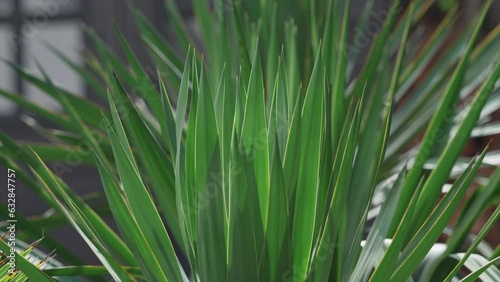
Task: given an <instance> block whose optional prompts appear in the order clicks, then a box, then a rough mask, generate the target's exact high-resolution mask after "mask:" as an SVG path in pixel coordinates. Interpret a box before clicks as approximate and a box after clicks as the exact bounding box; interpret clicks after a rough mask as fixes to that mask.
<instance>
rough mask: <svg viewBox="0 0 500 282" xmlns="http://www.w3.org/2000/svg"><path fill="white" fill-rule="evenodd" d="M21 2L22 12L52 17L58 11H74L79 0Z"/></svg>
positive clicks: (27, 0) (78, 5)
mask: <svg viewBox="0 0 500 282" xmlns="http://www.w3.org/2000/svg"><path fill="white" fill-rule="evenodd" d="M16 1H21V0H16ZM21 3H22V5H21V8H22V11H23V12H24V13H27V14H36V15H37V16H42V15H46V16H49V17H53V16H55V15H57V14H60V13H62V14H65V13H74V12H76V11H78V10H79V9H80V1H79V0H22V2H21Z"/></svg>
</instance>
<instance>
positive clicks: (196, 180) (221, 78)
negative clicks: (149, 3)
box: [0, 0, 500, 282]
mask: <svg viewBox="0 0 500 282" xmlns="http://www.w3.org/2000/svg"><path fill="white" fill-rule="evenodd" d="M193 2H194V3H193V7H194V12H195V16H196V20H197V26H198V28H199V30H198V32H197V31H192V30H191V31H190V30H188V29H187V27H186V25H185V23H184V21H183V20H182V18H181V16H180V13H179V12H178V10H177V8H176V6H175V4H174V2H173V1H167V2H166V8H167V10H168V12H169V14H170V18H171V19H172V26H173V30H174V31H175V33H176V35H177V40H176V42H175V44H174V43H172V42H169V41H167V40H166V39H165V38H164V37H162V35H161V33H160V32H158V31H157V30H156V29H155V28H153V26H152V25H151V24H150V23H149V22H148V20H147V19H146V18H145V17H144V16H142V15H141V14H140V13H139V12H137V11H135V10H134V11H133V12H134V14H135V19H136V23H137V27H138V29H139V31H140V34H141V36H142V38H143V41H144V44H145V46H146V47H147V48H148V50H149V54H150V55H151V58H152V61H153V62H154V63H155V67H156V68H157V71H156V70H155V71H150V70H149V69H148V68H144V67H143V66H142V64H141V63H140V62H139V61H138V59H137V58H136V56H135V55H134V53H133V51H132V50H131V49H130V47H129V45H128V44H127V41H126V39H125V38H124V37H123V36H122V35H121V33H120V31H119V30H117V35H118V38H119V40H120V42H121V45H122V47H123V51H124V54H125V57H126V62H123V61H122V60H121V59H120V58H119V57H118V56H117V55H115V52H116V51H117V50H111V49H109V47H107V46H106V44H104V42H103V41H102V40H101V39H99V38H98V36H96V35H95V33H94V32H93V31H92V30H91V29H89V30H88V34H89V36H90V37H91V38H92V39H93V42H94V44H95V46H96V50H97V54H88V56H87V60H86V61H85V63H86V64H85V65H84V66H80V65H77V64H75V63H74V62H72V61H71V60H69V59H68V58H67V57H66V56H65V55H64V50H58V49H57V46H56V47H49V48H51V49H52V50H53V51H54V53H55V54H57V55H58V56H59V57H60V58H61V59H62V60H63V61H64V62H65V63H67V64H68V65H69V66H70V67H71V68H72V69H73V70H74V71H75V72H77V73H79V74H80V75H81V77H82V79H84V81H85V82H86V83H87V85H88V86H89V88H90V89H92V91H94V92H96V93H97V94H99V95H101V97H102V98H103V99H104V101H107V102H108V104H109V107H108V106H106V107H102V106H100V104H98V103H97V102H95V101H89V100H86V99H84V98H80V97H78V96H75V95H72V93H69V92H68V91H66V90H64V89H63V88H61V87H59V86H56V85H55V84H54V83H53V82H52V80H51V78H49V77H48V75H46V74H45V72H44V71H43V68H41V67H40V71H41V72H42V74H43V75H42V76H41V77H38V76H36V75H33V74H31V73H29V72H27V71H26V70H23V69H22V68H20V67H19V66H16V65H13V64H11V65H12V67H13V68H14V69H15V70H16V71H18V72H19V73H20V74H21V75H22V76H23V77H24V78H25V79H26V80H27V81H29V82H31V83H32V84H34V85H35V86H37V87H38V88H40V89H41V90H43V91H44V92H45V93H46V94H48V95H50V96H52V97H53V98H55V99H56V100H57V101H59V102H60V104H61V105H62V107H63V109H64V110H63V112H54V111H51V110H48V109H46V108H44V107H43V106H42V105H37V104H36V103H33V102H30V101H28V100H25V99H24V98H22V97H21V96H18V95H16V94H14V93H10V92H8V91H5V90H1V91H0V94H2V95H3V96H4V97H7V98H9V99H10V100H12V101H14V102H16V103H18V104H19V105H21V106H22V107H24V108H25V109H26V110H28V111H30V112H31V113H33V114H34V115H36V116H38V117H40V118H44V119H46V120H49V121H51V122H53V124H54V127H53V128H47V127H43V126H41V125H40V124H38V123H36V122H33V121H31V122H30V124H31V125H32V126H33V128H34V129H35V130H37V131H38V132H39V133H40V134H41V135H42V136H44V137H45V138H46V139H47V140H48V141H49V142H47V143H44V144H34V143H23V142H19V141H17V140H12V139H11V138H9V137H8V136H7V135H6V134H3V133H0V141H1V143H2V147H0V149H1V150H0V161H1V162H2V163H3V165H5V166H7V167H9V168H11V169H14V170H16V171H17V177H18V179H19V180H20V181H23V182H24V183H25V184H26V185H27V186H28V187H30V188H31V189H32V190H33V191H35V192H36V193H37V194H38V195H39V196H40V197H41V198H42V199H43V200H45V201H46V202H47V203H48V205H49V206H50V207H51V208H52V209H53V212H52V213H50V214H48V215H45V216H41V217H34V218H24V217H22V216H20V215H18V227H17V229H18V234H17V235H18V237H19V239H22V240H26V241H27V240H37V239H39V238H40V237H41V232H40V230H41V229H44V230H51V228H55V227H58V226H61V225H63V224H68V223H69V224H71V225H72V226H73V227H74V228H75V229H76V230H77V231H78V232H79V234H80V235H81V236H82V237H83V238H84V239H85V241H86V242H87V244H88V245H89V247H90V248H91V249H92V250H93V251H94V253H95V254H96V256H97V257H98V258H99V260H100V261H101V262H102V266H89V265H85V264H84V263H83V262H82V261H80V259H79V258H78V257H77V256H76V255H74V254H72V253H71V252H70V251H68V250H67V249H66V248H65V247H64V246H61V245H60V244H59V243H58V242H57V241H55V240H54V239H52V238H50V237H44V238H43V240H41V241H40V246H42V247H44V248H46V249H56V254H57V256H58V258H59V259H60V260H61V261H63V262H64V263H65V266H64V267H61V266H59V267H46V268H36V267H33V265H31V264H27V263H25V261H24V260H21V261H22V263H21V261H20V263H19V264H18V265H17V267H18V268H19V269H18V270H17V271H18V272H17V273H18V274H17V275H19V276H18V278H16V279H17V280H12V281H26V280H27V279H28V278H29V279H31V280H32V281H37V282H38V281H53V280H55V279H58V280H60V281H64V277H67V278H77V277H79V278H82V279H87V278H88V279H90V280H89V281H106V279H108V278H109V277H112V278H113V279H114V280H115V281H154V282H156V281H174V282H177V281H179V282H180V281H203V282H205V281H376V282H377V281H452V280H453V281H455V280H460V279H461V281H475V280H476V279H478V278H480V279H482V280H483V281H500V270H499V269H498V268H497V266H498V261H499V260H500V249H499V248H498V247H497V246H491V245H489V244H488V243H486V242H485V241H484V238H485V235H486V234H487V233H488V231H489V230H490V229H491V228H492V227H493V225H494V224H495V223H496V221H497V220H498V218H499V216H500V208H498V199H499V195H500V169H499V168H498V162H497V159H498V153H497V152H495V151H489V150H488V149H487V148H485V150H484V151H483V152H482V153H480V154H478V155H477V156H476V157H474V158H465V157H461V156H460V155H461V152H462V151H463V149H464V147H465V145H466V144H467V142H468V140H469V139H470V138H471V136H473V137H480V136H490V135H494V134H496V133H498V132H499V130H498V129H499V127H498V123H495V122H491V121H490V118H489V116H490V115H491V114H492V113H494V112H495V111H497V110H498V108H499V107H500V83H498V82H499V75H500V56H499V55H500V54H499V52H498V50H500V36H499V33H500V27H499V26H497V27H496V28H494V29H493V30H492V31H490V32H489V34H487V35H486V36H484V34H481V30H482V29H481V27H482V23H483V21H484V18H485V16H486V13H487V12H488V8H489V6H490V4H491V2H492V1H491V0H490V1H486V3H485V4H484V7H483V9H482V11H481V13H480V14H479V15H478V16H477V19H476V20H475V21H474V22H473V23H471V24H470V25H469V26H468V27H467V28H466V29H465V31H464V32H463V33H461V34H460V36H458V37H457V38H456V39H454V40H450V34H451V33H452V32H453V31H454V30H455V29H454V26H455V23H456V21H457V19H458V11H459V10H458V9H457V7H454V8H452V9H450V11H449V13H448V14H447V15H446V17H445V18H444V19H443V20H442V21H441V23H440V24H439V25H438V26H437V28H434V29H433V30H431V29H430V28H429V26H426V24H425V23H424V21H423V18H424V15H425V14H426V12H427V11H428V10H429V9H430V7H431V6H432V5H433V2H434V1H428V0H416V1H412V2H411V3H410V4H409V5H407V6H406V7H404V6H402V5H401V4H400V1H394V3H393V4H392V6H391V7H388V8H387V10H385V11H378V12H375V11H374V10H372V8H373V1H368V3H367V5H366V6H365V7H364V8H363V13H362V16H361V17H360V20H359V22H358V23H357V24H356V27H355V28H354V29H353V28H350V27H349V24H350V19H349V16H348V15H349V10H350V6H351V5H350V2H349V1H340V0H338V1H337V0H324V1H320V0H316V1H314V0H308V1H301V0H292V1H278V0H262V1H254V2H251V1H237V0H234V1H231V0H215V1H214V2H213V5H209V4H208V3H207V2H205V0H195V1H193ZM374 18H375V20H374ZM353 30H354V32H353ZM375 33H376V35H375V36H374V38H373V42H372V44H371V47H370V52H369V54H368V56H367V57H366V59H363V58H362V56H361V49H363V47H365V46H363V45H365V43H367V41H366V40H367V39H368V38H369V37H371V36H372V35H374V34H375ZM199 42H201V43H199ZM356 66H362V67H361V68H360V70H357V68H356ZM75 160H77V161H75ZM75 164H87V165H92V166H95V167H96V168H97V169H98V171H99V174H100V177H101V179H102V184H103V187H104V194H105V198H106V199H107V202H106V204H105V205H98V206H96V205H94V204H93V203H92V201H89V197H87V196H80V195H77V194H76V193H75V192H74V191H72V190H71V188H70V187H68V186H67V185H66V184H65V182H64V181H63V180H62V179H61V177H60V176H61V175H62V174H64V173H67V172H68V171H71V170H72V169H73V168H74V166H75ZM492 168H493V169H492ZM478 171H480V172H484V173H479V172H478ZM473 187H476V188H477V189H475V190H474V191H475V192H473V191H472V190H471V189H472V188H473ZM443 191H444V193H443ZM468 191H470V192H469V193H468ZM466 194H467V195H469V194H471V195H472V196H470V197H468V196H466ZM98 196H99V195H98ZM464 201H466V202H465V205H464V208H463V209H462V211H461V213H457V208H458V206H459V204H460V203H464ZM489 207H496V209H495V211H494V212H493V214H492V215H491V217H490V218H489V220H488V221H487V222H486V224H484V227H483V228H482V229H481V231H480V232H479V233H477V234H472V233H471V228H472V225H473V224H474V223H475V222H476V220H477V219H478V217H479V216H480V215H481V214H483V212H484V211H485V209H487V208H489ZM6 212H7V207H6V206H5V205H3V204H2V206H1V207H0V213H2V214H3V215H5V216H6ZM109 214H111V215H112V217H113V219H114V222H115V223H116V226H117V227H118V229H119V232H118V233H116V232H115V231H113V229H111V228H110V227H109V226H108V224H107V223H106V222H105V221H104V220H103V218H104V217H106V216H108V215H109ZM456 214H458V218H459V219H458V220H457V221H456V223H455V224H453V225H452V224H450V221H451V219H452V217H453V216H454V215H456ZM0 247H1V248H0V250H2V251H4V252H8V250H9V248H8V247H7V245H6V244H5V243H4V242H0ZM20 255H23V253H22V252H21V254H20ZM18 257H20V256H18ZM2 269H3V268H0V271H2ZM54 277H58V278H54Z"/></svg>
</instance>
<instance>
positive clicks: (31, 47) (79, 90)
mask: <svg viewBox="0 0 500 282" xmlns="http://www.w3.org/2000/svg"><path fill="white" fill-rule="evenodd" d="M46 42H49V43H50V44H52V45H53V46H56V48H58V49H59V50H61V51H62V52H63V53H64V54H65V55H66V56H68V57H69V58H70V59H72V60H73V61H75V62H77V63H79V62H81V56H80V53H81V52H80V51H81V50H82V49H83V34H82V30H81V27H80V24H79V22H78V21H68V22H60V23H57V24H49V25H47V26H46V27H45V28H43V29H40V30H39V31H38V32H37V33H36V34H35V35H34V36H33V37H32V38H31V40H30V41H29V42H28V43H27V44H26V49H25V52H26V53H25V60H26V67H27V68H28V70H30V71H32V72H33V73H35V74H40V71H39V70H38V69H37V66H36V63H35V62H36V61H38V62H39V63H40V64H41V65H42V67H43V68H44V70H45V71H46V72H47V74H48V75H49V76H50V78H51V80H52V81H53V82H54V83H55V84H56V85H58V86H61V87H62V88H63V89H66V90H68V91H69V92H71V93H74V94H76V95H79V96H81V95H83V93H84V88H83V84H82V81H81V79H80V77H79V76H78V74H76V73H75V72H74V71H72V70H71V68H69V67H68V66H66V65H65V64H64V62H62V61H61V60H60V59H58V58H57V56H56V55H54V54H53V53H52V52H51V51H50V50H48V49H47V47H45V45H44V43H46ZM25 90H26V97H28V99H30V100H32V101H36V102H37V103H40V104H43V105H45V106H46V107H49V108H51V109H55V110H60V109H61V108H60V105H59V104H58V103H57V102H56V101H55V100H54V99H52V98H51V97H50V96H48V95H47V94H45V93H43V92H42V91H40V90H39V89H38V88H36V87H35V86H33V85H31V84H29V83H27V82H25Z"/></svg>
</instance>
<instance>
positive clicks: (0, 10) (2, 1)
mask: <svg viewBox="0 0 500 282" xmlns="http://www.w3.org/2000/svg"><path fill="white" fill-rule="evenodd" d="M13 8H14V7H13V5H12V1H10V0H0V17H5V16H9V15H10V14H11V13H12V10H13Z"/></svg>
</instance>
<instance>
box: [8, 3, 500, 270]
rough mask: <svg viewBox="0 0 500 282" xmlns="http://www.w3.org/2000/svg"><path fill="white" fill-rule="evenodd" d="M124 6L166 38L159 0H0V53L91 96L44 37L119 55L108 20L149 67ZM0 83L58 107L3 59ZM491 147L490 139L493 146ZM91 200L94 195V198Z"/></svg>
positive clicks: (22, 121)
mask: <svg viewBox="0 0 500 282" xmlns="http://www.w3.org/2000/svg"><path fill="white" fill-rule="evenodd" d="M177 2H178V6H179V9H180V11H181V13H182V15H183V17H184V18H185V19H186V20H187V22H188V26H190V27H194V20H193V19H192V10H191V3H190V2H191V1H186V0H177ZM352 2H353V4H352V11H351V14H352V19H351V21H352V22H353V23H354V22H355V21H356V18H357V17H358V13H359V11H360V8H361V7H362V6H363V5H365V2H366V1H363V0H353V1H352ZM375 2H376V3H375V5H374V7H373V10H374V12H377V11H383V10H384V9H387V8H386V7H388V5H389V2H390V1H389V0H377V1H375ZM440 2H442V3H441V6H440V5H435V6H436V7H434V8H433V9H432V11H431V13H430V14H429V16H428V19H426V20H427V21H429V26H430V27H432V25H433V24H435V23H437V22H438V21H439V20H440V19H442V17H443V15H444V13H443V7H446V2H454V1H453V0H452V1H440ZM482 2H483V1H462V3H461V11H462V17H463V18H462V21H461V22H462V23H463V22H465V21H467V20H468V19H470V18H471V17H472V16H473V15H474V14H475V12H476V11H477V10H478V8H479V7H480V6H481V3H482ZM443 3H444V4H443ZM129 5H132V6H134V7H136V8H138V9H139V10H141V11H142V13H143V14H145V15H146V17H147V18H148V19H149V20H150V21H151V22H152V23H153V24H154V25H155V26H156V27H157V28H158V29H159V30H160V31H162V32H163V33H164V34H165V36H166V37H167V38H172V36H171V35H170V34H171V33H170V30H169V19H168V17H167V13H166V11H165V9H164V5H163V1H162V0H134V1H124V0H101V1H97V0H87V1H83V0H0V58H1V59H2V60H7V61H10V62H12V63H15V64H17V65H20V66H22V67H25V68H26V69H27V70H29V71H32V72H34V73H38V71H37V68H36V62H39V63H40V64H41V65H42V66H43V68H44V69H45V70H46V71H47V73H48V74H49V75H50V77H51V78H52V79H53V80H54V81H55V82H56V83H57V84H58V85H61V86H63V87H64V88H66V89H67V90H68V91H70V92H72V93H75V94H76V95H80V96H86V97H89V98H91V99H94V100H96V99H97V97H95V96H94V94H93V93H92V92H91V91H90V90H89V89H88V88H87V87H86V86H85V85H84V84H83V82H82V80H81V79H80V78H79V76H78V75H77V74H75V73H74V72H73V71H72V70H71V69H70V68H69V67H68V66H67V65H65V64H64V63H62V62H61V61H60V60H59V59H57V58H56V56H55V55H54V54H53V53H52V52H51V51H49V50H48V48H47V44H50V45H53V46H56V47H57V48H58V49H60V50H62V51H63V53H64V54H65V55H66V56H68V57H69V58H70V59H72V60H73V61H75V62H82V60H83V58H84V54H85V52H86V51H89V50H90V51H92V48H93V46H92V44H91V42H90V40H89V38H88V37H87V36H86V35H85V28H86V27H91V28H92V29H94V30H95V31H96V32H97V34H98V35H99V36H100V37H101V38H102V39H103V40H104V41H105V42H106V43H107V44H108V45H109V46H110V47H111V49H113V50H116V51H117V52H118V54H120V55H123V54H121V53H120V52H121V48H120V47H119V42H118V39H117V37H116V36H115V32H114V30H113V27H112V22H115V23H116V25H117V26H118V27H119V28H120V30H122V32H123V33H124V35H125V36H126V38H127V39H128V40H129V42H130V45H131V46H132V48H133V49H134V50H135V51H136V52H137V54H138V56H139V58H140V59H141V60H142V61H143V63H144V64H145V65H146V66H151V67H152V68H153V69H154V65H153V64H151V62H150V61H148V58H147V56H146V53H145V52H144V51H145V50H143V49H142V44H141V40H140V38H139V35H138V34H137V31H136V29H135V27H134V21H133V19H132V14H131V13H130V8H129ZM499 21H500V0H496V1H495V3H494V5H493V8H492V10H491V12H490V14H489V15H488V20H487V23H486V25H485V27H484V28H485V29H486V30H489V29H492V28H493V27H494V26H496V25H497V24H498V23H499ZM460 25H461V24H460V23H459V24H458V25H457V31H456V32H460ZM351 26H353V25H351ZM193 29H194V28H193ZM364 51H366V50H364ZM0 87H1V88H3V89H7V90H10V91H13V92H16V93H19V94H20V95H23V96H24V97H27V98H28V99H30V100H32V101H36V102H38V103H42V104H44V105H46V106H47V107H48V108H51V109H56V110H57V109H58V108H57V104H56V103H54V101H52V100H51V99H50V98H48V97H47V96H46V95H44V94H43V93H42V92H41V91H39V90H37V89H36V88H35V87H33V86H32V85H30V84H29V83H27V82H25V81H23V80H22V79H21V77H20V76H19V75H18V74H17V73H16V72H15V71H13V70H12V68H11V67H10V66H9V65H8V64H6V63H5V62H0ZM497 117H498V114H497ZM30 122H32V120H31V118H30V115H29V113H27V112H25V111H23V110H22V109H20V108H18V107H17V106H16V105H15V104H12V103H10V102H9V101H7V100H5V99H4V98H2V97H0V130H2V131H4V132H6V133H7V134H9V135H10V136H12V137H13V138H16V139H21V140H31V141H41V140H42V139H41V138H40V137H39V135H38V134H37V133H36V132H35V131H34V130H32V129H31V127H30V126H29V124H30ZM37 122H40V123H42V124H43V123H44V121H43V120H42V121H39V120H37ZM496 140H498V138H496ZM488 141H489V140H487V141H484V140H478V141H477V144H476V145H474V144H472V145H471V146H470V148H469V150H470V152H471V154H474V153H476V152H477V151H478V150H479V149H478V148H481V149H482V148H483V146H484V144H485V143H487V142H488ZM499 147H500V146H498V144H497V147H496V148H497V149H498V148H499ZM63 179H64V180H66V181H67V182H68V184H69V185H70V187H73V188H74V189H75V191H77V192H78V193H79V194H82V195H83V194H90V193H93V192H96V191H101V189H102V188H101V184H100V178H99V175H98V174H97V172H96V171H95V170H94V169H91V168H89V167H85V166H78V167H75V168H74V169H73V170H72V171H71V173H66V174H64V175H63ZM17 192H18V194H17V202H18V207H17V208H18V211H19V212H20V213H22V214H23V215H25V216H31V215H39V214H42V213H44V212H45V211H46V206H45V205H44V204H43V203H42V202H41V201H40V200H39V199H38V198H37V197H36V196H35V195H34V194H32V193H31V192H30V191H28V190H27V189H24V188H23V187H22V186H19V187H18V191H17ZM2 194H3V193H2ZM0 196H1V195H0ZM96 200H97V201H99V198H97V199H96ZM101 200H102V199H101ZM51 234H52V233H51ZM52 235H54V237H55V238H59V239H60V240H61V241H63V243H65V244H66V245H68V247H69V248H70V249H73V250H75V251H77V252H78V253H79V254H80V257H81V258H82V259H83V260H84V261H87V262H89V263H98V261H97V259H96V258H95V257H94V255H93V254H92V252H91V251H90V249H88V247H86V245H85V244H84V242H83V240H82V239H81V238H80V237H79V236H78V234H76V232H74V231H73V230H72V229H71V228H70V227H65V228H62V229H59V230H56V231H55V232H54V233H53V234H52ZM49 251H51V250H49Z"/></svg>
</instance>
